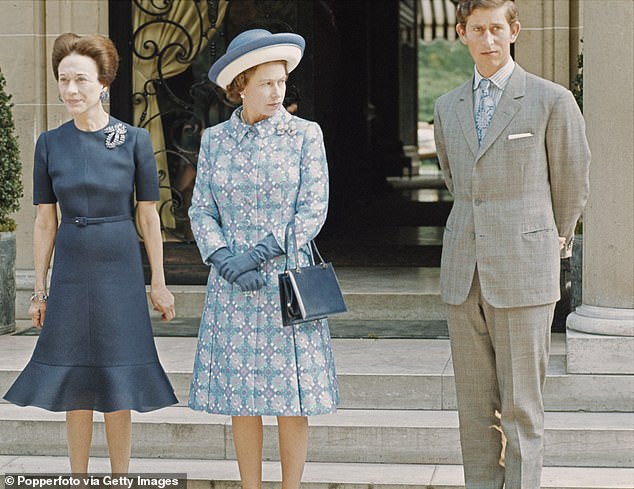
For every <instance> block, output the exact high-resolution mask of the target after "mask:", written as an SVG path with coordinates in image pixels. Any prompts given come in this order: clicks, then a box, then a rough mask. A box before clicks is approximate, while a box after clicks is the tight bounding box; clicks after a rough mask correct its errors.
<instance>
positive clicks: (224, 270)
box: [212, 234, 284, 283]
mask: <svg viewBox="0 0 634 489" xmlns="http://www.w3.org/2000/svg"><path fill="white" fill-rule="evenodd" d="M221 249H222V248H221ZM218 251H220V250H218ZM283 252H284V251H283V250H282V248H280V247H279V245H278V244H277V241H276V240H275V238H274V237H273V235H272V234H268V235H267V236H266V238H264V239H263V240H261V241H259V242H258V243H257V244H256V245H255V246H254V247H253V248H251V249H249V250H248V251H246V252H245V253H242V254H240V255H237V256H233V257H229V258H228V259H226V260H224V261H223V263H221V264H220V268H218V271H219V272H220V275H221V276H222V277H223V278H224V279H226V280H227V281H228V282H229V283H233V282H235V281H236V279H237V278H238V277H239V276H240V275H242V274H243V273H246V272H248V271H249V270H256V269H257V268H258V267H259V266H260V265H261V264H262V263H264V262H265V261H266V260H270V259H271V258H273V257H275V256H278V255H281V254H282V253H283ZM216 253H217V252H216ZM214 255H215V253H214ZM212 256H213V255H212Z"/></svg>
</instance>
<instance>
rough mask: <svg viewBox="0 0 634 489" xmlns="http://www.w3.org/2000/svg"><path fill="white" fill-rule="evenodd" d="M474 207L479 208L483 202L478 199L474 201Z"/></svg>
mask: <svg viewBox="0 0 634 489" xmlns="http://www.w3.org/2000/svg"><path fill="white" fill-rule="evenodd" d="M473 203H474V205H476V206H478V205H480V204H482V201H481V200H480V199H476V200H474V201H473Z"/></svg>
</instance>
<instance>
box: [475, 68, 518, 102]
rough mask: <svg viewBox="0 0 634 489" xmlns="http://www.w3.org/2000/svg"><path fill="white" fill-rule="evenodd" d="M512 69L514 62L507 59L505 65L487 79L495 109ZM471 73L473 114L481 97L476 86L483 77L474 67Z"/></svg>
mask: <svg viewBox="0 0 634 489" xmlns="http://www.w3.org/2000/svg"><path fill="white" fill-rule="evenodd" d="M514 69H515V61H513V58H510V57H509V60H508V61H507V63H506V64H505V65H504V66H502V68H500V69H499V70H498V71H496V72H495V74H493V75H492V76H490V77H489V80H491V83H490V85H489V96H490V97H491V98H492V99H493V102H494V103H495V107H496V108H497V106H498V102H499V101H500V98H502V92H504V89H505V88H506V85H507V84H508V82H509V79H510V78H511V75H512V74H513V70H514ZM473 71H474V75H473V110H474V112H475V111H476V110H477V108H478V104H479V103H480V97H481V96H482V95H481V92H482V91H481V90H479V89H478V86H479V85H480V80H482V79H483V78H484V77H483V76H482V75H481V74H480V73H478V69H477V68H476V67H475V66H474V67H473Z"/></svg>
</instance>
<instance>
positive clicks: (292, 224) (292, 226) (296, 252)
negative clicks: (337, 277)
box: [284, 219, 327, 273]
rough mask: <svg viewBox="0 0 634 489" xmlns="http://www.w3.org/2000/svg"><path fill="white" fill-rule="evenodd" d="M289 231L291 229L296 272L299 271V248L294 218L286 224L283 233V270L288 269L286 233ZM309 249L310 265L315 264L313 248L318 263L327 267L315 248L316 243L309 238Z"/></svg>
mask: <svg viewBox="0 0 634 489" xmlns="http://www.w3.org/2000/svg"><path fill="white" fill-rule="evenodd" d="M289 231H291V232H292V233H291V234H292V239H293V245H294V249H293V251H294V255H295V272H296V273H300V267H299V250H298V247H297V235H296V234H295V219H293V220H291V221H290V222H289V223H288V224H287V225H286V231H285V233H284V248H285V249H286V265H285V266H284V269H285V270H288V255H289V253H288V244H289V243H288V235H289ZM308 244H309V248H310V249H309V251H310V259H311V265H314V264H315V258H314V257H313V250H314V252H315V253H316V254H317V257H318V258H319V264H320V265H321V266H322V267H324V268H325V267H327V265H326V262H325V261H324V258H323V257H322V256H321V253H320V252H319V249H318V248H317V244H316V243H315V240H314V239H311V240H310V241H309V243H308Z"/></svg>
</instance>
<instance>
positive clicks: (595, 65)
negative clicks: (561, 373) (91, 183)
mask: <svg viewBox="0 0 634 489" xmlns="http://www.w3.org/2000/svg"><path fill="white" fill-rule="evenodd" d="M134 2H136V3H138V1H137V0H134ZM296 2H297V4H296V5H295V6H294V7H293V4H295V2H293V1H290V2H289V1H286V0H280V2H278V3H279V4H280V6H284V5H286V6H287V7H288V5H289V4H290V5H291V6H290V7H288V8H291V10H292V12H295V14H294V15H295V17H293V21H294V22H295V24H292V23H291V27H292V28H294V30H297V31H298V32H300V33H302V34H306V37H307V38H308V39H309V45H312V46H315V47H316V49H315V51H314V52H313V53H311V57H310V59H308V60H305V63H306V65H307V68H306V69H304V71H303V72H300V74H299V76H300V78H299V82H298V83H299V84H300V86H301V88H302V98H303V102H302V103H304V107H305V110H306V112H305V114H306V115H307V116H309V117H311V116H312V118H315V119H317V120H318V121H320V122H324V121H325V122H326V123H325V126H326V131H325V132H327V131H328V130H330V131H332V134H333V139H336V136H337V133H338V132H340V127H339V129H338V126H336V125H333V126H332V127H331V128H329V127H328V123H327V121H328V120H332V119H333V117H336V118H340V117H339V115H338V114H339V112H337V106H338V105H341V103H345V104H346V105H347V107H348V110H346V111H345V113H344V114H345V123H346V124H347V127H348V128H349V129H350V131H351V135H350V137H353V138H356V139H355V144H354V145H347V146H345V147H344V146H342V147H341V148H339V149H337V148H334V149H333V151H332V152H333V153H334V154H335V157H334V166H335V168H334V172H333V183H334V184H335V185H338V187H336V188H335V198H337V189H338V191H339V192H340V193H341V194H342V196H345V195H347V194H350V193H351V192H350V189H351V188H352V189H356V190H353V191H352V194H354V193H355V192H358V193H361V192H364V191H365V189H366V188H369V187H371V186H372V185H373V179H376V178H377V175H378V176H379V177H380V176H381V175H383V174H384V173H385V168H383V167H382V168H377V169H376V171H375V172H374V173H373V170H372V166H370V169H369V170H368V167H367V164H368V163H367V162H368V161H372V155H373V154H377V153H378V154H380V155H381V161H389V160H390V158H391V157H392V154H391V152H393V148H394V147H397V151H396V152H397V153H398V152H399V151H402V149H403V147H406V146H407V145H408V144H412V143H413V141H411V140H409V139H410V136H411V135H409V134H410V132H411V131H410V132H408V127H410V126H409V124H414V123H415V121H414V118H413V117H414V116H411V114H410V115H408V114H409V112H411V111H409V112H408V110H409V109H408V104H411V105H413V104H414V103H415V102H414V101H413V100H415V96H416V91H415V89H412V86H413V85H412V83H408V82H407V81H408V80H410V81H411V80H412V74H411V73H409V74H408V71H407V70H408V68H407V66H409V65H403V64H402V60H404V59H407V57H408V56H410V57H411V56H412V53H411V52H410V51H408V43H410V42H411V40H408V34H407V32H408V28H409V27H411V26H412V25H414V27H415V29H417V28H418V23H420V21H421V17H422V16H423V14H424V13H425V12H429V9H430V6H429V5H430V2H425V1H424V0H402V1H400V2H399V1H397V0H394V1H393V2H385V1H376V0H367V1H366V2H365V3H363V4H359V3H358V2H343V1H342V2H339V1H337V0H332V1H329V2H313V1H312V0H296ZM418 2H421V3H420V4H419V3H418ZM127 3H128V2H121V1H118V2H117V1H112V0H111V1H108V0H0V12H2V13H3V15H2V16H1V18H0V39H1V41H2V42H0V69H2V71H3V73H4V75H5V77H6V79H7V89H8V91H9V93H11V94H12V95H13V102H14V104H15V106H14V109H13V113H14V118H15V122H16V127H17V132H18V137H19V144H20V149H21V154H22V161H23V168H24V169H23V173H24V175H23V181H24V188H25V195H24V198H23V201H22V209H21V210H20V212H19V213H17V215H16V221H17V223H18V229H17V240H18V255H17V267H18V269H19V270H18V286H19V287H22V288H24V289H27V290H28V289H29V288H30V287H31V284H32V268H33V258H32V251H31V250H32V228H33V219H34V215H35V209H34V207H33V206H32V205H31V200H32V188H31V173H32V164H33V159H32V155H33V150H34V145H35V141H36V139H37V136H38V135H39V133H40V132H42V131H45V130H47V129H48V128H52V127H56V126H58V125H59V124H61V123H62V122H64V121H65V120H67V115H66V111H65V109H64V107H63V105H62V104H61V103H60V102H59V101H58V97H57V90H56V85H55V80H54V78H53V76H52V70H51V68H50V52H51V45H52V42H53V40H54V39H55V38H56V37H57V36H58V35H59V34H60V33H63V32H69V31H71V32H77V33H80V34H81V33H93V32H98V33H102V34H106V35H111V36H115V34H116V35H117V36H119V37H120V38H121V36H122V34H121V32H123V33H124V34H123V35H125V32H131V29H132V27H133V22H134V20H133V18H132V16H131V15H128V14H127V13H126V9H125V8H123V9H122V8H121V5H122V4H124V5H125V4H127ZM132 3H133V0H130V4H129V5H128V6H129V7H132V6H133V5H132ZM195 3H196V4H198V3H205V2H194V0H186V1H181V2H176V4H179V5H180V7H179V8H181V7H182V8H186V7H188V6H189V7H191V6H193V5H194V4H195ZM213 3H214V8H218V10H221V9H222V8H226V5H224V7H223V4H226V3H227V2H224V1H223V0H220V1H216V2H213ZM229 3H233V5H232V6H231V8H232V9H234V10H233V12H234V14H233V15H234V16H233V17H232V18H228V20H227V19H225V20H226V22H229V21H231V22H233V24H232V25H230V26H229V27H226V28H227V29H234V30H239V29H240V28H241V27H243V25H247V24H240V19H241V18H242V17H241V15H247V16H248V15H251V16H257V13H258V12H257V10H258V8H259V7H258V2H257V0H231V2H229ZM260 3H267V4H269V6H270V5H271V2H260ZM435 3H437V2H435ZM517 3H518V6H519V9H520V14H521V22H522V33H521V35H520V37H519V39H518V42H517V43H516V46H515V52H514V54H515V59H516V60H517V61H518V62H519V63H520V64H521V65H522V66H523V67H524V68H525V69H527V70H528V71H531V72H533V73H535V74H537V75H540V76H543V77H545V78H548V79H551V80H553V81H555V82H557V83H560V84H562V85H564V86H567V87H570V86H571V83H572V80H573V79H574V78H575V77H576V75H577V57H578V54H579V53H580V50H581V40H582V39H583V52H584V115H585V118H586V121H587V132H588V137H589V140H590V146H591V149H592V153H593V161H592V167H591V196H590V201H589V204H588V208H587V210H586V213H585V216H584V230H583V232H584V255H585V257H584V288H583V305H582V306H581V307H580V308H579V309H578V310H577V312H575V313H573V314H571V316H570V318H569V320H568V324H569V328H571V329H570V330H569V334H568V341H569V345H568V360H569V369H573V371H576V372H585V371H588V372H605V373H626V372H627V373H634V283H633V282H634V280H633V279H632V277H634V225H633V218H632V209H633V208H634V173H633V168H634V142H633V138H632V134H633V133H634V98H633V97H634V95H633V94H634V87H633V85H632V83H633V82H632V80H633V79H634V63H633V59H634V56H633V54H634V45H633V41H632V35H631V29H632V27H631V26H632V25H634V2H631V1H630V0H604V1H602V2H596V1H593V0H517ZM188 4H189V5H188ZM117 5H118V6H117ZM273 5H275V4H273ZM323 5H326V6H329V7H330V9H326V10H320V8H321V7H322V6H323ZM351 5H354V7H352V6H351ZM358 5H362V6H361V7H359V6H358ZM254 9H255V10H254ZM293 9H294V10H293ZM131 11H132V8H130V9H128V10H127V12H131ZM254 12H255V13H254ZM215 14H216V19H217V18H218V16H219V15H222V13H221V12H215ZM412 15H413V16H412ZM333 18H334V19H335V20H336V21H337V22H333ZM407 19H410V20H409V21H408V20H407ZM408 22H409V24H408ZM412 23H414V24H412ZM117 30H118V31H119V32H118V33H115V31H117ZM390 36H393V38H394V43H393V44H392V45H390V44H386V43H383V42H377V41H376V39H384V38H391V37H390ZM211 37H213V36H210V39H211ZM227 38H228V39H230V37H229V36H227ZM218 46H219V49H222V46H223V44H222V40H220V41H219V44H218ZM122 48H123V49H124V50H125V48H126V45H125V41H124V42H123V44H119V49H120V50H121V49H122ZM333 49H334V50H335V51H337V53H338V63H339V64H338V65H337V66H348V67H349V68H347V69H349V70H350V71H349V72H346V73H345V74H343V75H342V74H341V73H339V74H335V75H334V76H332V77H330V78H328V80H330V82H328V81H324V80H325V78H323V79H320V78H319V77H317V76H316V74H317V73H319V74H320V75H321V74H322V73H323V70H324V69H325V67H328V65H329V62H330V61H331V60H330V58H329V55H330V53H331V52H333ZM350 53H352V55H350ZM394 53H397V55H395V56H391V54H394ZM212 55H213V53H212ZM124 57H125V56H124ZM126 59H128V60H131V59H132V58H131V57H130V56H128V57H127V58H126ZM386 60H391V62H388V61H386ZM131 62H133V61H131ZM399 63H401V64H399ZM126 69H130V70H131V71H132V73H134V68H133V67H127V68H126ZM131 76H132V77H133V76H134V75H131ZM408 77H409V78H408ZM368 80H369V81H368ZM133 83H134V82H133ZM338 83H340V84H342V85H345V83H351V85H350V87H351V88H349V89H348V88H346V89H344V90H342V89H341V87H340V86H339V85H338ZM128 86H129V85H128ZM119 93H121V92H119ZM378 93H380V94H388V95H382V96H378V95H377V94H378ZM403 93H407V94H408V97H410V98H411V99H413V100H408V99H403ZM325 94H326V95H328V97H326V95H325ZM333 96H337V97H339V98H333ZM320 97H321V98H320ZM390 97H391V98H390ZM399 97H400V98H399ZM118 100H123V99H118ZM333 101H334V102H333ZM341 101H343V102H341ZM115 103H119V104H121V102H115V101H114V100H113V104H115ZM123 105H124V107H123V108H122V106H121V105H119V106H118V107H116V110H118V111H123V112H121V113H124V112H125V110H124V109H125V102H123ZM114 108H115V107H113V109H114ZM133 109H134V108H133V107H132V105H131V103H130V106H129V107H128V112H127V113H128V114H133V113H134V110H133ZM372 111H376V112H377V114H378V115H379V116H380V117H378V120H379V121H382V122H380V123H381V124H383V125H384V127H385V130H383V131H382V134H388V135H389V136H388V137H387V139H385V138H384V140H382V141H378V140H377V138H376V137H374V136H373V134H375V132H374V131H376V125H377V124H378V122H376V120H377V118H376V117H374V120H372V117H373V113H372ZM414 112H415V111H414ZM369 113H370V116H369V115H368V114H369ZM333 114H335V115H334V116H333ZM115 115H119V113H117V114H115ZM132 117H134V116H133V115H132ZM137 119H138V117H137ZM410 119H411V120H410ZM356 129H359V131H358V134H356V135H355V134H353V133H354V131H355V130H356ZM390 131H392V132H390ZM327 139H328V138H327ZM399 145H400V146H399ZM350 147H353V149H352V150H351V149H349V148H350ZM342 148H343V149H342ZM346 151H349V152H348V153H347V152H346ZM397 156H398V155H397ZM337 158H339V159H340V160H341V161H342V162H343V161H345V162H346V164H345V165H344V164H343V163H341V164H338V163H337ZM159 164H160V163H159ZM381 164H383V163H381ZM361 169H363V171H361ZM360 174H362V175H363V177H362V178H360V177H359V176H358V175H360ZM353 179H354V180H353ZM364 179H365V180H364ZM353 181H354V185H353V184H352V183H351V182H353ZM342 198H343V197H342ZM343 206H345V201H342V205H341V207H343ZM335 208H336V206H335ZM177 217H178V216H177ZM20 297H24V295H22V296H20ZM19 300H24V299H19ZM24 307H25V304H20V303H19V304H18V311H19V310H21V309H22V310H24ZM606 352H609V354H608V353H606ZM609 358H611V359H612V360H606V359H609Z"/></svg>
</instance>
